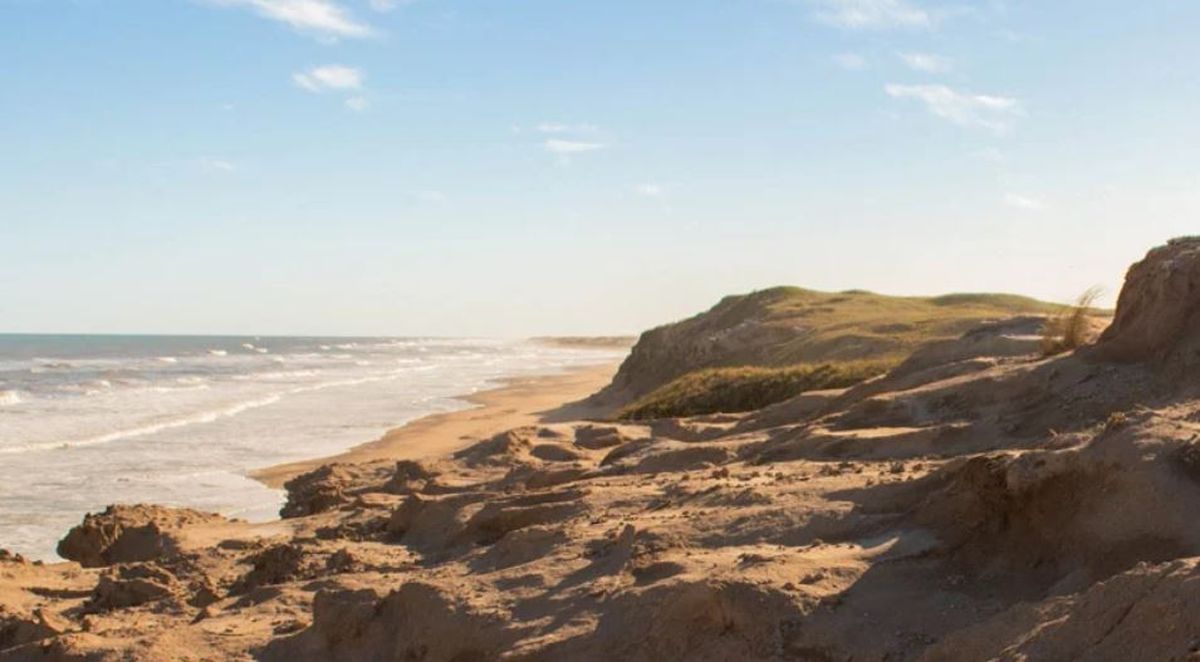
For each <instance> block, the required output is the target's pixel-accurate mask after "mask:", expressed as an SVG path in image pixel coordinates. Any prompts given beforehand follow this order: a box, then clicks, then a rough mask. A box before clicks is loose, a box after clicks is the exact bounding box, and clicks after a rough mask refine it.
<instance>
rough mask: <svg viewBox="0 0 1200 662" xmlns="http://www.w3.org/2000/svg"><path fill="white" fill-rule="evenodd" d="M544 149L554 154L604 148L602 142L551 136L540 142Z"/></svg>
mask: <svg viewBox="0 0 1200 662" xmlns="http://www.w3.org/2000/svg"><path fill="white" fill-rule="evenodd" d="M542 144H543V146H544V147H545V148H546V151H548V152H553V153H555V154H582V153H584V152H594V151H596V150H598V149H604V147H605V145H604V143H589V142H582V141H578V140H559V139H557V138H551V139H549V140H547V141H546V142H544V143H542Z"/></svg>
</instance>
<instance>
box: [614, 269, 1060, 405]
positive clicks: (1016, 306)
mask: <svg viewBox="0 0 1200 662" xmlns="http://www.w3.org/2000/svg"><path fill="white" fill-rule="evenodd" d="M1055 311H1056V307H1055V306H1052V305H1050V304H1046V303H1042V302H1039V301H1035V300H1033V299H1028V298H1025V297H1019V296H1013V295H1003V294H977V295H951V296H945V297H929V298H924V297H891V296H884V295H879V294H873V293H871V292H862V291H850V292H839V293H827V292H816V291H813V290H806V289H802V288H798V287H776V288H772V289H768V290H762V291H758V292H754V293H751V294H746V295H741V296H731V297H726V298H725V299H723V300H721V302H720V303H718V304H717V305H716V306H714V307H713V308H712V309H711V310H708V311H707V312H704V313H701V314H699V315H696V316H695V317H691V318H689V319H686V320H683V321H681V322H676V323H674V324H667V325H665V326H660V327H658V328H655V329H651V330H650V331H647V332H645V333H643V334H642V336H641V337H640V338H639V339H638V341H637V344H635V345H634V347H633V350H632V351H631V352H630V354H629V357H628V358H627V359H626V360H625V362H624V363H623V364H622V365H621V369H620V370H619V371H618V373H617V375H616V376H615V377H614V378H613V382H612V384H611V385H610V386H609V387H608V388H606V389H604V390H603V391H602V392H601V393H599V394H597V396H596V399H597V400H599V401H603V402H605V403H607V404H611V405H614V406H620V405H624V404H628V403H629V402H632V401H633V400H636V399H637V398H639V397H641V396H644V395H646V394H647V393H650V392H651V391H653V390H654V389H656V388H658V387H660V386H662V385H664V384H666V383H668V382H670V381H671V380H673V379H675V378H677V377H680V376H682V375H685V374H688V373H691V372H695V371H698V370H702V369H704V368H714V367H725V366H772V367H773V366H786V365H792V364H798V363H822V362H838V361H876V360H877V361H890V362H898V361H900V360H903V359H904V358H906V357H907V356H908V355H910V354H911V353H912V352H913V351H914V350H915V349H916V348H917V347H920V346H922V345H924V344H925V343H928V342H933V341H937V340H948V339H952V338H956V337H958V336H960V335H961V334H963V333H964V332H966V331H968V330H969V329H971V328H972V327H974V326H976V325H978V324H979V323H981V322H983V321H985V320H999V319H1007V318H1010V317H1012V316H1014V315H1019V314H1051V313H1053V312H1055Z"/></svg>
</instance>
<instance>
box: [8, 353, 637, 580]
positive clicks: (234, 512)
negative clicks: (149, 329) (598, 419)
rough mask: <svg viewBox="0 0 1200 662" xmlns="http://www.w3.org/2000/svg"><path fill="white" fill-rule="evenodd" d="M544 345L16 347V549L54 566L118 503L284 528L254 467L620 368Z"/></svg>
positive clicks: (12, 411)
mask: <svg viewBox="0 0 1200 662" xmlns="http://www.w3.org/2000/svg"><path fill="white" fill-rule="evenodd" d="M619 356H620V353H619V352H617V351H615V350H602V349H583V348H569V347H561V346H553V345H548V344H543V343H538V342H534V341H506V340H483V339H438V338H285V337H274V338H268V337H181V336H28V335H25V336H23V335H0V548H7V549H10V550H12V551H16V552H19V553H21V554H25V555H27V556H30V557H32V558H35V559H46V560H54V559H56V558H57V557H56V556H55V553H54V546H55V544H56V542H57V540H58V539H59V538H61V537H62V535H63V534H64V533H65V532H66V530H67V529H68V528H69V527H71V526H72V525H74V524H76V523H78V522H79V521H80V519H81V518H82V516H83V515H84V514H85V513H87V512H91V511H96V510H98V509H101V508H103V507H104V506H105V505H107V504H110V503H138V502H150V503H158V504H165V505H175V506H188V507H193V508H199V509H204V510H209V511H215V512H220V513H222V514H225V515H229V516H233V517H241V518H245V519H249V520H251V521H263V520H268V519H271V518H273V517H274V516H275V514H276V513H277V512H278V510H279V507H280V505H281V504H282V502H283V493H282V492H281V491H279V490H273V489H269V488H267V487H266V486H264V485H262V484H261V483H258V482H256V481H254V480H251V479H250V478H248V477H247V474H248V473H250V472H251V471H253V470H254V469H258V468H262V467H268V466H272V465H275V464H280V463H284V462H291V461H296V460H301V459H308V458H316V457H322V456H325V455H330V454H334V453H337V452H340V451H342V450H345V449H347V448H350V447H352V446H354V445H357V444H360V443H363V442H367V441H371V440H373V439H376V438H378V437H379V436H380V435H381V434H382V433H383V432H385V431H386V430H388V429H390V428H393V427H396V426H398V425H401V424H403V423H405V422H406V421H410V420H412V419H414V418H418V417H420V416H424V415H427V414H432V413H437V412H445V411H452V410H456V409H462V408H465V407H467V406H469V405H468V404H467V403H465V402H463V401H462V400H458V399H455V397H454V396H456V395H463V394H469V393H473V392H476V391H479V390H481V389H485V388H488V387H490V386H493V385H495V383H496V380H498V379H501V378H505V377H513V376H520V375H531V374H542V373H552V372H556V371H560V370H562V369H564V368H569V367H572V366H579V365H586V364H590V363H600V362H605V361H611V360H614V359H616V358H619Z"/></svg>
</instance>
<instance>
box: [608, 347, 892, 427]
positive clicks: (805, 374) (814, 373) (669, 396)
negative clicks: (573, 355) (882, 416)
mask: <svg viewBox="0 0 1200 662" xmlns="http://www.w3.org/2000/svg"><path fill="white" fill-rule="evenodd" d="M889 367H891V366H890V364H888V363H883V362H861V361H856V362H845V363H836V364H832V363H827V364H822V365H795V366H788V367H783V368H763V367H742V368H709V369H707V370H699V371H696V372H692V373H689V374H687V375H684V376H683V377H680V378H678V379H676V380H674V381H672V382H671V383H669V384H667V385H665V386H662V387H660V388H657V389H655V390H654V391H653V392H651V393H650V394H648V395H646V396H644V397H642V398H640V399H638V400H637V401H636V402H634V403H633V404H631V405H629V406H627V407H625V408H624V409H622V410H621V411H620V412H619V413H618V415H617V416H618V418H621V419H624V420H647V419H652V418H672V417H678V416H699V415H702V414H715V413H734V412H743V411H752V410H755V409H761V408H763V407H766V406H767V405H771V404H775V403H776V402H782V401H784V400H787V399H788V398H791V397H794V396H796V395H799V394H801V393H804V392H805V391H815V390H820V389H829V388H844V387H847V386H852V385H854V384H857V383H859V382H861V381H863V380H865V379H869V378H871V377H874V376H876V375H879V374H882V373H884V372H886V371H887V369H888V368H889Z"/></svg>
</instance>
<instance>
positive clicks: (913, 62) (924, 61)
mask: <svg viewBox="0 0 1200 662" xmlns="http://www.w3.org/2000/svg"><path fill="white" fill-rule="evenodd" d="M896 56H897V57H899V58H900V59H901V60H902V61H903V62H904V64H905V65H907V66H908V68H909V69H912V70H913V71H921V72H924V73H927V74H944V73H946V72H947V71H950V70H951V69H953V68H954V63H953V62H951V61H950V59H949V58H945V57H942V56H940V55H933V54H931V53H897V54H896Z"/></svg>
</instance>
